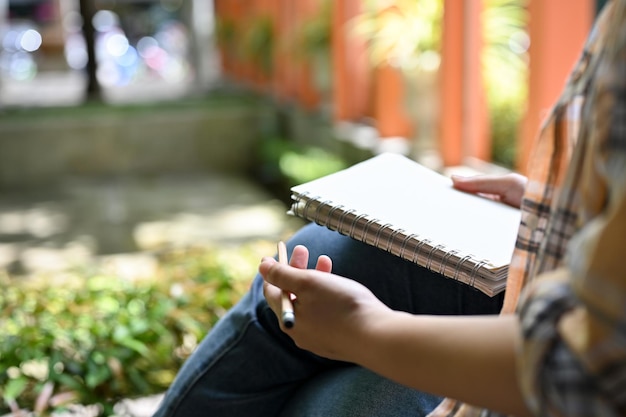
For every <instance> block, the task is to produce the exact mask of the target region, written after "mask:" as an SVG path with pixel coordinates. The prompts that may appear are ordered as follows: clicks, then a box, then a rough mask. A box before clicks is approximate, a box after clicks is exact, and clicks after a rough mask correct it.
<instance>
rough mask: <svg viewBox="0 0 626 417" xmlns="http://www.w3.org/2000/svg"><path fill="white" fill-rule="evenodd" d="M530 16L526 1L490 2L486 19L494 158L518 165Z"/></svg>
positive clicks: (485, 55) (485, 66) (485, 54)
mask: <svg viewBox="0 0 626 417" xmlns="http://www.w3.org/2000/svg"><path fill="white" fill-rule="evenodd" d="M527 21H528V13H527V10H526V1H525V0H488V1H487V2H486V4H485V12H484V15H483V25H484V26H483V34H484V39H485V48H484V52H483V62H482V66H483V73H484V77H485V78H484V79H485V84H486V90H487V102H488V106H489V114H490V124H491V142H492V158H493V160H494V162H496V163H498V164H501V165H504V166H506V167H509V168H514V165H515V143H516V138H517V136H518V133H519V123H520V121H521V119H522V117H523V115H524V110H525V103H526V97H527V74H528V64H527V61H528V56H527V52H526V51H527V49H528V43H529V40H528V35H527V33H526V24H527Z"/></svg>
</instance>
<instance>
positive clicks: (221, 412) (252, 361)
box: [155, 224, 502, 417]
mask: <svg viewBox="0 0 626 417" xmlns="http://www.w3.org/2000/svg"><path fill="white" fill-rule="evenodd" d="M297 244H303V245H305V246H307V247H308V248H309V251H310V253H311V259H310V265H309V267H313V265H314V263H315V261H316V260H317V257H318V256H319V255H321V254H326V255H329V256H330V257H331V258H332V259H333V272H334V273H336V274H338V275H342V276H345V277H349V278H351V279H354V280H356V281H359V282H361V283H362V284H364V285H366V286H367V287H368V288H370V290H371V291H372V292H373V293H374V294H376V296H377V297H378V298H379V299H380V300H381V301H383V302H384V303H386V304H387V305H388V306H390V307H391V308H393V309H395V310H402V311H406V312H410V313H413V314H495V313H497V312H499V310H500V307H501V304H502V295H499V296H496V297H493V298H490V297H488V296H486V295H484V294H483V293H481V292H480V291H477V290H475V289H473V288H470V287H469V286H467V285H464V284H462V283H458V282H455V281H454V280H451V279H447V278H444V277H442V276H440V275H439V274H436V273H433V272H431V271H429V270H427V269H425V268H422V267H419V266H417V265H415V264H413V263H410V262H407V261H404V260H402V259H400V258H398V257H396V256H393V255H391V254H389V253H387V252H385V251H382V250H379V249H376V248H373V247H371V246H368V245H365V244H363V243H360V242H357V241H355V240H353V239H351V238H349V237H346V236H342V235H340V234H338V233H336V232H332V231H330V230H328V229H326V228H324V227H321V226H317V225H314V224H311V225H308V226H305V227H304V228H302V229H301V230H300V231H299V232H298V233H296V234H295V235H294V236H293V238H292V239H291V240H290V241H289V242H287V247H288V251H289V253H291V250H292V249H293V247H294V246H295V245H297ZM262 286H263V282H262V279H261V278H260V277H259V276H257V277H256V278H255V280H254V282H253V284H252V287H251V289H250V291H249V292H248V293H247V294H246V295H245V296H244V297H243V298H242V300H241V301H240V302H239V303H238V304H237V305H236V306H235V307H233V309H231V310H230V311H229V312H228V313H227V314H226V315H225V316H224V317H223V318H222V319H221V320H220V321H219V322H218V323H217V324H216V325H215V327H214V328H213V329H211V331H210V332H209V334H208V335H207V336H206V338H205V339H204V340H203V341H202V343H201V344H200V345H199V347H198V348H197V350H196V351H195V352H194V354H193V355H192V356H191V357H190V358H189V359H188V360H187V362H186V363H185V364H184V366H183V367H182V369H181V370H180V372H179V374H178V376H177V378H176V380H175V381H174V383H173V384H172V386H171V387H170V389H169V390H168V392H167V394H166V396H165V398H164V400H163V402H162V404H161V405H160V407H159V410H158V411H157V413H156V414H155V417H165V416H168V417H170V416H180V417H196V416H211V417H219V416H228V417H233V416H246V417H250V416H259V417H261V416H262V417H270V416H281V415H283V416H287V415H289V416H298V417H304V416H316V415H320V416H341V417H347V416H368V415H377V416H389V417H391V416H408V415H410V416H419V415H423V414H426V413H427V412H428V411H430V410H431V409H432V408H434V406H435V405H436V404H438V402H439V401H440V399H438V398H437V397H434V396H432V395H429V394H425V393H421V392H417V391H414V390H410V389H408V388H406V387H403V386H400V385H398V384H395V383H393V382H392V381H389V380H386V379H384V378H382V377H380V376H378V375H375V374H373V373H371V372H369V371H366V370H363V369H361V368H358V367H356V366H355V365H352V364H347V363H344V362H337V361H332V360H329V359H325V358H322V357H319V356H316V355H314V354H312V353H310V352H307V351H303V350H301V349H299V348H298V347H296V346H295V344H294V343H293V342H292V341H291V339H290V338H289V337H288V336H287V335H285V334H284V333H283V332H282V331H281V330H280V328H279V327H278V321H277V319H276V316H275V315H274V314H273V313H272V311H271V310H270V308H269V307H268V305H267V303H266V302H265V299H264V297H263V289H262ZM364 348H367V347H364ZM312 393H315V394H312ZM317 395H319V396H321V397H323V399H324V401H319V399H320V398H317V399H316V398H315V396H317ZM373 407H376V408H377V409H380V410H381V411H380V412H378V411H376V412H374V414H371V413H372V411H373ZM382 410H385V411H384V413H383V411H382ZM281 413H284V414H281Z"/></svg>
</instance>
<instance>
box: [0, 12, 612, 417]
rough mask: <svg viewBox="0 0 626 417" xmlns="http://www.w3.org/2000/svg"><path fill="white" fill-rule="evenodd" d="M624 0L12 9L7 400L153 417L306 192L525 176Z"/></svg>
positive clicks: (0, 271)
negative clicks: (595, 25)
mask: <svg viewBox="0 0 626 417" xmlns="http://www.w3.org/2000/svg"><path fill="white" fill-rule="evenodd" d="M603 3H604V1H600V0H597V1H596V0H550V1H549V2H546V1H541V0H341V1H330V0H298V1H292V0H0V285H1V286H2V289H1V290H0V397H1V400H0V415H2V413H3V412H5V411H6V412H9V411H10V410H14V411H15V410H17V409H20V408H24V409H29V410H33V409H34V410H36V411H38V412H40V413H43V414H45V413H47V412H51V411H53V410H61V409H63V408H64V407H65V408H67V407H68V404H83V405H90V406H92V407H91V408H83V409H81V410H82V411H81V412H83V413H86V414H85V415H98V414H100V415H111V414H114V413H115V414H117V415H135V416H138V415H143V414H142V413H144V414H145V415H150V414H151V411H150V410H151V409H153V408H154V406H155V403H156V401H158V398H159V397H158V395H159V393H161V392H163V391H164V390H165V389H166V388H167V386H168V385H169V383H170V382H171V380H172V378H173V376H174V375H175V373H176V371H177V369H178V367H179V366H180V364H181V363H182V362H183V361H184V359H185V358H186V357H187V356H188V355H189V353H190V352H191V351H193V348H194V347H195V344H196V343H197V341H198V340H199V339H200V338H201V337H202V336H203V335H204V334H205V333H206V331H207V330H208V329H209V328H210V327H211V325H212V324H213V323H214V322H215V320H217V318H219V317H220V316H221V314H223V312H224V311H225V310H227V309H228V308H229V307H230V306H231V305H232V303H233V302H235V301H236V300H237V299H238V298H239V297H240V296H241V294H242V293H243V291H245V288H246V286H247V285H248V283H249V280H250V278H251V277H252V275H253V274H254V270H255V268H256V263H257V262H258V259H259V258H260V257H261V256H264V255H268V254H271V253H273V252H274V242H275V241H276V240H277V239H284V238H286V237H288V236H289V234H290V233H291V232H293V230H295V229H296V228H297V227H299V226H300V225H301V222H300V221H299V220H297V219H294V218H291V217H289V216H287V215H286V214H285V212H286V209H287V207H288V204H289V198H290V195H289V188H290V187H291V186H293V185H295V184H298V183H301V182H304V181H308V180H310V179H314V178H317V177H319V176H322V175H325V174H328V173H331V172H334V171H337V170H339V169H342V168H344V167H347V166H349V165H351V164H354V163H356V162H359V161H362V160H364V159H366V158H368V157H370V156H372V155H375V154H377V153H380V152H396V153H401V154H404V155H406V156H408V157H410V158H412V159H415V160H417V161H419V162H421V163H423V164H425V165H428V166H429V167H431V168H433V169H436V170H438V171H440V172H442V173H444V174H446V175H448V174H450V173H453V172H457V173H470V174H472V173H492V172H495V173H498V172H507V171H509V170H517V171H520V172H524V171H525V167H526V164H527V162H528V155H529V152H530V148H531V143H532V140H533V137H534V135H535V133H536V132H537V129H538V126H539V124H540V121H541V120H542V118H543V117H544V115H545V114H546V112H547V111H548V109H549V108H550V106H551V104H552V103H553V102H554V100H555V99H556V97H557V94H558V93H559V92H560V90H561V88H562V86H563V84H564V82H565V80H566V76H567V74H568V72H569V70H570V69H571V67H572V65H573V64H574V62H575V60H576V58H577V56H578V53H579V51H580V48H581V46H582V44H583V42H584V39H585V37H586V35H587V33H588V31H589V29H590V27H591V24H592V21H593V19H594V17H595V15H596V14H597V12H598V10H600V8H601V7H602V5H603ZM565 11H566V15H567V18H564V16H565V14H564V13H565ZM153 395H156V397H152V396H153ZM137 398H139V399H147V400H146V401H147V402H144V403H141V404H143V405H142V406H137V403H136V402H132V401H131V402H128V401H127V400H129V399H130V400H132V399H137ZM155 398H156V399H155ZM133 407H135V408H133ZM137 407H139V408H137ZM142 407H143V408H142ZM146 410H147V411H146ZM89 413H91V414H89Z"/></svg>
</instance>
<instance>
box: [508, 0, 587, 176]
mask: <svg viewBox="0 0 626 417" xmlns="http://www.w3.org/2000/svg"><path fill="white" fill-rule="evenodd" d="M594 7H595V1H594V0H576V1H571V0H550V1H545V0H530V2H529V8H528V11H529V15H530V22H529V26H528V30H529V34H530V39H531V45H530V49H529V54H530V67H529V73H530V78H529V83H528V86H529V90H528V109H527V113H526V117H525V119H524V122H523V125H522V134H521V138H520V142H519V143H518V152H517V155H518V158H517V169H518V170H519V171H521V172H524V171H525V170H526V166H527V164H528V159H529V154H530V151H531V148H532V144H533V142H534V140H535V138H536V135H537V133H538V131H539V127H540V124H541V122H542V121H543V119H544V118H545V117H546V115H547V114H548V112H549V110H550V107H551V106H552V105H553V104H554V103H555V102H556V100H557V99H558V95H559V93H560V92H561V90H562V88H563V85H564V83H565V81H566V78H567V75H568V73H569V72H570V70H571V69H572V66H573V65H574V63H575V61H576V59H577V57H578V56H579V54H580V51H581V48H582V46H583V44H584V41H585V39H586V37H587V35H588V33H589V30H590V28H591V24H592V21H593V16H594V10H595V9H594Z"/></svg>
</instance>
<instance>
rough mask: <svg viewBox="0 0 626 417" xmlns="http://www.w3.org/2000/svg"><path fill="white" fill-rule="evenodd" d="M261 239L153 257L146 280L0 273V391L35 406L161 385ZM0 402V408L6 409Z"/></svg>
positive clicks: (233, 289) (244, 272)
mask: <svg viewBox="0 0 626 417" xmlns="http://www.w3.org/2000/svg"><path fill="white" fill-rule="evenodd" d="M271 251H272V249H271V248H269V247H268V246H267V245H265V244H263V242H255V243H251V244H250V245H248V246H244V247H238V248H237V249H235V250H230V249H225V248H220V249H219V250H218V249H215V248H213V249H211V248H209V249H188V250H181V251H172V252H168V253H165V254H163V255H162V256H161V259H160V261H161V263H160V264H161V267H160V269H159V271H158V273H157V274H156V276H154V277H153V279H150V280H147V279H141V280H135V281H131V280H128V279H123V278H119V277H115V276H108V275H103V274H101V273H98V272H97V271H95V272H92V273H88V274H83V273H65V274H57V275H53V276H40V277H34V278H32V279H22V278H20V279H15V278H10V277H8V276H3V277H1V278H0V281H1V282H0V285H2V286H3V291H2V292H1V293H0V335H1V336H0V396H1V398H2V399H3V400H4V401H3V402H4V403H5V404H6V407H8V409H16V408H18V406H19V407H22V408H26V409H31V410H35V411H37V412H39V413H40V414H45V412H46V411H47V410H53V409H56V408H59V407H62V406H63V405H64V403H66V402H71V403H81V404H99V405H100V407H101V409H102V411H103V413H104V414H105V415H108V414H110V413H111V410H112V407H113V405H114V404H115V403H116V402H117V401H119V400H120V399H122V398H130V397H136V396H140V395H147V394H154V393H159V392H162V391H164V390H165V389H166V388H167V387H168V386H169V384H170V383H171V382H172V380H173V378H174V375H175V374H176V372H177V371H178V369H179V367H180V366H181V364H182V362H183V361H184V359H186V357H187V356H188V355H189V354H190V353H191V352H192V351H193V349H194V348H195V346H196V344H197V342H198V341H199V340H200V339H201V338H202V337H203V336H204V334H205V333H206V331H207V330H208V329H210V327H211V326H212V325H213V324H214V323H215V322H216V321H217V319H218V318H219V317H220V316H221V315H222V314H223V313H224V312H225V311H226V310H227V309H228V308H230V307H231V306H232V305H233V303H234V302H235V301H236V300H237V299H239V298H240V296H241V295H242V294H243V293H244V292H245V290H246V289H247V287H248V285H249V279H250V277H252V276H253V274H254V271H255V268H256V264H257V262H258V259H259V258H260V256H261V255H260V254H261V253H263V254H266V253H272V252H271ZM1 404H2V402H0V414H2V412H3V411H7V408H6V407H3V406H2V405H1Z"/></svg>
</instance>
